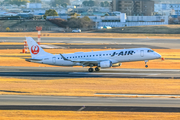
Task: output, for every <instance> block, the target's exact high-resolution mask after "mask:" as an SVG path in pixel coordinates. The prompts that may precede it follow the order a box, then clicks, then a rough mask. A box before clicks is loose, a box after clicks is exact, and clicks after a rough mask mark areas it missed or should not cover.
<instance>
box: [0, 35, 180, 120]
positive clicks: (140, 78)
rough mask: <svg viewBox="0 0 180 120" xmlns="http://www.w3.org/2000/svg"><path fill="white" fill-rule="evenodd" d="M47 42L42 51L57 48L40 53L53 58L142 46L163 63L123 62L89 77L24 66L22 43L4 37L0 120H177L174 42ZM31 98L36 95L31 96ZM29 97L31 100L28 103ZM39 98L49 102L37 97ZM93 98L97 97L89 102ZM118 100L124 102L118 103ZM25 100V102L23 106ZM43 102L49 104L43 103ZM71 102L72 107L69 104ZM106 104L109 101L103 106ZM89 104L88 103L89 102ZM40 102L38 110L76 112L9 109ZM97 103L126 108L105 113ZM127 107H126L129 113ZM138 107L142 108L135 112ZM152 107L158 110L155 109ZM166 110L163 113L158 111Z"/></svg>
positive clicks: (179, 55) (179, 53) (179, 51)
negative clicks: (154, 52)
mask: <svg viewBox="0 0 180 120" xmlns="http://www.w3.org/2000/svg"><path fill="white" fill-rule="evenodd" d="M4 39H5V38H4V37H3V38H0V40H4ZM49 39H51V40H52V41H51V42H47V41H49V40H48V39H47V38H46V39H45V41H44V43H42V45H46V46H45V47H47V46H50V47H58V48H57V49H45V51H47V52H50V53H53V54H58V53H72V52H77V51H84V52H86V51H91V50H92V49H93V50H94V51H98V50H106V49H120V48H123V47H124V48H129V47H131V46H132V47H142V46H146V47H149V48H152V49H153V50H155V51H157V52H158V53H160V54H161V55H162V57H163V58H165V60H164V61H162V60H160V59H159V60H152V61H150V62H149V63H148V65H149V68H148V69H145V68H144V62H130V63H123V64H122V66H121V67H119V68H112V69H105V70H102V71H101V72H99V73H88V72H87V68H82V67H73V68H68V67H57V66H56V67H54V66H49V65H42V64H36V63H29V62H26V61H25V60H24V58H28V57H30V54H29V53H28V54H23V53H21V51H22V48H23V43H22V42H19V41H23V38H21V37H20V39H19V38H16V37H13V38H7V39H6V42H2V43H0V58H1V59H0V66H1V67H0V76H1V77H0V80H1V81H0V88H1V90H0V94H1V97H0V98H1V102H0V109H1V110H0V115H1V117H0V118H1V119H7V118H8V119H11V118H12V117H16V119H22V118H24V119H48V118H49V119H50V118H51V119H109V118H110V119H168V120H169V119H179V118H180V113H179V112H177V111H180V110H179V109H180V108H179V107H178V106H179V105H180V103H179V95H180V93H179V89H180V87H179V86H180V75H179V72H180V48H179V47H180V45H179V44H180V41H179V39H166V40H163V39H154V38H153V39H149V38H145V39H111V38H106V39H105V40H103V39H102V38H97V39H95V38H94V39H92V40H89V39H87V38H86V39H85V40H83V39H84V38H83V39H79V38H72V39H67V38H61V39H60V41H58V39H57V38H49ZM111 40H112V41H113V43H114V44H110V43H111V42H112V41H111ZM12 41H13V43H12ZM42 41H43V38H42ZM89 42H93V44H91V45H88V44H89ZM102 43H103V45H102ZM127 43H128V44H127ZM73 45H74V46H73ZM115 45H116V46H115ZM4 46H6V48H7V47H9V49H5V48H3V47H4ZM84 46H86V47H87V46H88V47H89V48H91V49H87V48H86V47H84ZM122 46H123V47H122ZM21 47H22V48H21ZM59 47H60V48H62V49H60V48H59ZM94 48H95V49H94ZM7 95H9V98H7V97H8V96H7ZM13 95H23V96H24V97H25V95H27V97H26V98H25V100H24V101H23V98H22V96H20V97H18V96H13ZM28 95H30V96H28ZM32 95H37V96H35V97H33V96H32ZM39 95H40V96H39ZM143 95H144V96H143ZM31 96H32V97H33V99H32V100H31ZM41 96H42V97H43V96H45V97H46V96H47V97H50V98H41ZM56 96H57V97H58V96H66V97H67V98H66V99H63V98H56ZM73 96H74V97H75V99H74V98H73ZM38 97H39V98H38ZM53 97H54V98H53ZM87 97H92V98H87ZM94 97H98V98H97V99H95V100H93V99H94ZM122 98H125V99H124V100H122ZM18 99H20V100H22V101H20V100H18ZM28 99H29V101H27V100H28ZM43 99H45V100H48V101H43ZM51 99H54V100H55V101H53V100H51ZM73 99H74V102H73V101H71V100H73ZM85 99H86V100H85ZM106 99H110V100H109V101H107V100H106ZM118 99H120V100H118ZM62 100H64V102H62ZM146 100H148V101H146ZM15 101H17V102H15ZM18 101H19V102H18ZM57 101H58V102H57ZM83 101H84V102H83ZM90 101H93V102H92V103H91V102H90ZM40 103H42V106H41V107H43V106H44V105H50V104H52V103H54V104H55V103H56V104H55V107H54V109H55V108H56V107H58V106H61V105H66V106H65V108H68V107H67V106H68V105H70V106H74V107H75V108H76V107H77V108H78V109H77V108H76V109H75V110H73V109H69V110H68V111H66V110H65V111H64V110H63V111H62V110H58V111H57V110H53V108H52V109H51V108H49V106H48V108H47V109H51V110H50V111H48V110H46V109H45V108H44V109H43V108H41V107H40V108H37V110H36V109H35V110H34V109H29V110H27V108H29V106H27V108H17V109H13V106H14V105H18V104H19V106H20V107H22V105H32V104H33V105H39V104H40ZM80 103H81V104H80ZM73 104H74V105H73ZM102 104H103V106H108V104H109V106H112V108H111V110H112V109H114V108H116V107H115V106H117V107H118V110H119V108H122V106H125V108H123V110H122V111H120V110H119V111H118V110H117V111H116V110H114V111H111V110H110V108H109V107H107V108H105V109H107V110H109V111H103V109H102V108H101V105H102ZM3 105H12V106H4V107H5V108H3ZM78 105H79V106H78ZM127 105H129V106H130V107H131V108H129V109H128V107H127ZM158 105H159V106H158ZM93 106H97V107H98V108H99V109H98V110H97V108H91V109H90V108H88V107H93ZM139 106H141V107H140V108H137V107H139ZM150 106H153V109H152V111H148V110H150ZM163 106H164V107H163ZM34 107H36V106H34ZM84 107H86V108H84ZM145 107H147V109H144V108H145ZM156 107H158V108H160V109H158V110H156V109H155V108H156ZM165 107H168V108H165ZM7 109H8V110H7ZM10 109H11V110H10ZM166 109H167V111H166V112H165V111H163V110H166ZM91 110H92V111H91ZM132 110H134V111H132ZM138 110H139V111H138ZM143 110H144V111H143ZM102 111H103V112H102ZM137 111H138V112H137ZM147 111H148V112H147ZM175 111H176V112H175ZM12 119H13V118H12Z"/></svg>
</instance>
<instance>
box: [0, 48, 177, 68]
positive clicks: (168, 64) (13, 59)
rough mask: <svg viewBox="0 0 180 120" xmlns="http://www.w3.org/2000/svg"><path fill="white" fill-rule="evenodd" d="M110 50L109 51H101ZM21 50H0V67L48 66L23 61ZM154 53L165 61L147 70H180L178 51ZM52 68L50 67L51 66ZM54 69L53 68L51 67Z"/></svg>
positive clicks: (134, 64) (130, 65) (141, 65)
mask: <svg viewBox="0 0 180 120" xmlns="http://www.w3.org/2000/svg"><path fill="white" fill-rule="evenodd" d="M103 50H110V49H103ZM21 51H22V50H19V49H15V50H14V49H9V50H0V56H1V59H0V66H29V67H39V66H41V67H48V66H50V65H44V64H37V63H30V62H27V61H25V59H23V58H27V57H25V56H29V57H30V54H22V53H20V52H21ZM45 51H47V52H49V53H53V54H59V53H73V52H79V51H83V52H90V51H91V49H46V50H45ZM93 51H102V49H93ZM155 51H156V52H158V53H160V54H161V55H162V57H163V58H165V61H162V60H161V59H157V60H151V61H149V62H148V65H149V68H150V69H153V68H159V69H180V60H178V59H180V49H155ZM144 66H145V63H144V61H140V62H126V63H123V64H122V66H120V67H119V68H144ZM51 67H52V66H51ZM53 67H54V66H53Z"/></svg>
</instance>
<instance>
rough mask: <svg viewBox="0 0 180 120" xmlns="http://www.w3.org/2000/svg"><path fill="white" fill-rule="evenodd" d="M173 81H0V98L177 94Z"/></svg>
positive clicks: (123, 79)
mask: <svg viewBox="0 0 180 120" xmlns="http://www.w3.org/2000/svg"><path fill="white" fill-rule="evenodd" d="M179 85H180V80H177V79H161V80H159V79H137V78H136V79H135V78H86V79H84V78H61V79H54V80H37V79H33V80H31V79H18V78H5V77H1V78H0V94H15V95H17V94H18V95H58V96H99V95H94V94H95V93H127V94H174V95H175V94H180V91H179V89H180V86H179Z"/></svg>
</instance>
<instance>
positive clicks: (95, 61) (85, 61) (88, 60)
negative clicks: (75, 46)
mask: <svg viewBox="0 0 180 120" xmlns="http://www.w3.org/2000/svg"><path fill="white" fill-rule="evenodd" d="M60 55H61V56H62V58H63V59H64V60H67V61H71V62H74V63H82V64H84V65H85V64H92V63H93V64H98V63H99V62H101V61H104V60H96V59H75V60H70V59H66V58H65V57H64V56H63V55H62V54H60Z"/></svg>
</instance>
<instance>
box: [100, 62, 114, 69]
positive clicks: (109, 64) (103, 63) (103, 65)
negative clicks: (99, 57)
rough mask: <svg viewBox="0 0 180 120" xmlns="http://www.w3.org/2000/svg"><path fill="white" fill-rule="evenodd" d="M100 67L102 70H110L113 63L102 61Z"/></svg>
mask: <svg viewBox="0 0 180 120" xmlns="http://www.w3.org/2000/svg"><path fill="white" fill-rule="evenodd" d="M99 66H100V67H101V68H109V67H111V66H112V62H111V61H102V62H100V64H99Z"/></svg>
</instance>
